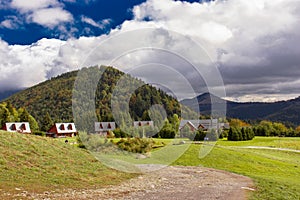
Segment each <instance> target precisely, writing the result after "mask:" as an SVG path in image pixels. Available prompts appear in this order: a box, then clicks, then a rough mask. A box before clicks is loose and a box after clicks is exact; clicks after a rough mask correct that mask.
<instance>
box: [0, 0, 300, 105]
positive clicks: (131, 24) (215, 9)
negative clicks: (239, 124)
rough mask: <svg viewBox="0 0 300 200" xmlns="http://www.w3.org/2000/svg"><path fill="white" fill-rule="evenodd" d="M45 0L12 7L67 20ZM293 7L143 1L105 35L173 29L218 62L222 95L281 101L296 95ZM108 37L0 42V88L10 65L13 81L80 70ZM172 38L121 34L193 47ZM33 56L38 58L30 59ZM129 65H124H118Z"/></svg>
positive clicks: (112, 48)
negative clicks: (130, 17) (20, 43)
mask: <svg viewBox="0 0 300 200" xmlns="http://www.w3.org/2000/svg"><path fill="white" fill-rule="evenodd" d="M14 2H17V1H14ZM47 2H48V3H46V4H47V6H46V7H44V5H46V4H40V5H38V6H36V7H35V8H30V6H29V5H28V6H27V7H26V6H24V5H23V7H22V8H21V7H20V6H19V7H18V9H22V10H26V9H27V10H34V11H32V12H30V14H28V15H30V17H29V19H30V20H32V21H34V22H35V23H39V24H41V25H43V26H46V27H50V28H51V27H54V26H59V24H61V23H64V22H68V21H70V20H72V16H71V15H69V14H68V13H67V12H64V10H63V9H62V7H59V6H56V4H55V2H56V1H50V0H48V1H47ZM50 2H51V3H50ZM19 3H20V1H19ZM24 4H26V3H24ZM53 7H55V8H53ZM16 8H17V7H16ZM48 9H50V11H49V10H48ZM47 10H48V11H47ZM38 11H40V12H38ZM299 11H300V2H299V1H297V0H273V1H269V0H253V1H243V0H228V1H223V0H216V1H213V2H210V3H203V4H201V3H187V2H181V1H172V0H148V1H147V2H145V3H143V4H141V5H138V6H135V7H134V8H133V9H132V12H133V14H134V19H133V20H129V21H125V22H124V23H123V24H122V25H120V26H119V27H118V28H117V29H115V30H112V31H111V33H110V36H113V35H118V34H119V33H124V32H126V31H129V30H136V29H140V28H145V27H158V28H159V27H162V28H165V29H170V30H173V31H177V32H179V33H181V34H184V35H186V36H187V38H190V39H193V40H195V41H197V42H198V43H199V44H200V45H202V47H203V48H204V49H205V50H207V52H208V54H209V56H210V57H211V58H212V62H214V63H219V69H220V71H221V73H222V75H223V79H224V81H225V84H226V89H227V93H228V94H229V96H231V97H232V98H236V97H241V98H240V99H250V97H251V96H253V97H255V98H254V99H252V100H255V99H262V98H261V97H268V99H270V100H273V99H274V98H278V99H282V98H283V97H284V98H287V97H288V96H291V97H294V96H295V95H296V94H299V91H298V90H299V87H298V85H299V81H300V79H299V77H300V70H299V69H300V58H299V52H300V46H299V45H297V44H298V43H299V41H300V23H299V22H300V20H299V19H300V14H299V13H300V12H299ZM37 13H38V14H37ZM58 16H60V17H58ZM144 19H147V21H145V20H144ZM149 19H150V21H149ZM81 20H82V21H83V22H85V23H88V24H90V25H92V26H95V27H98V28H100V27H102V25H103V22H95V21H94V20H92V19H90V18H88V17H84V16H83V17H82V19H81ZM7 23H8V22H7ZM104 24H105V23H104ZM108 37H109V36H106V35H102V36H99V37H81V38H79V39H69V40H67V41H66V42H62V41H59V40H55V41H56V42H53V41H52V40H46V39H44V40H42V41H39V42H37V44H35V45H33V46H9V45H7V44H6V43H4V42H3V41H2V43H0V45H1V47H0V49H2V50H0V52H1V53H0V56H1V57H0V58H1V60H3V59H4V58H5V59H4V60H5V62H3V63H1V64H0V69H1V72H2V70H3V72H4V73H2V74H1V76H2V77H1V79H0V85H1V87H3V85H5V84H6V83H7V82H9V79H8V78H5V77H4V76H6V75H7V74H8V77H10V76H12V75H13V74H14V73H16V72H18V70H19V71H22V72H24V74H26V75H27V76H28V78H27V79H26V80H24V79H20V80H18V81H19V84H20V85H22V86H29V85H30V84H34V83H37V82H39V81H42V80H45V78H49V77H50V76H52V75H57V74H58V73H61V72H64V71H69V70H72V69H76V68H78V67H82V65H81V64H82V62H83V61H84V59H85V58H86V56H87V55H88V53H89V52H90V51H91V50H92V49H93V48H95V47H96V45H97V44H100V43H101V42H103V41H104V40H105V39H107V38H108ZM177 39H178V38H174V37H172V35H168V33H167V32H166V33H163V34H162V33H161V34H159V35H158V36H157V37H149V39H148V40H147V41H140V39H139V36H138V35H136V37H132V38H124V40H126V42H127V43H130V42H132V43H141V42H144V43H145V44H149V42H150V43H151V40H152V41H154V42H158V41H159V42H160V44H161V45H163V46H164V47H165V49H168V48H169V47H171V46H172V47H173V48H176V49H178V50H180V51H182V52H183V53H185V52H188V51H191V52H193V49H188V48H187V47H186V46H185V44H183V43H182V42H180V41H178V40H177ZM36 45H37V46H38V47H39V48H37V46H36ZM122 45H123V44H122V42H121V41H120V42H111V43H109V45H108V46H105V50H103V51H99V52H97V54H95V55H93V57H91V58H90V60H89V62H86V64H87V65H88V64H91V65H92V64H107V63H109V62H110V61H111V59H113V58H115V57H116V56H118V55H119V53H120V52H122V50H124V51H125V50H126V46H122ZM37 51H39V52H37ZM195 53H197V52H195ZM33 55H35V56H33ZM36 55H38V56H39V59H36ZM45 56H46V58H45ZM131 56H133V55H131ZM153 57H155V56H153ZM131 59H133V60H137V61H138V60H139V62H140V63H143V62H145V61H146V60H149V57H147V55H145V54H143V53H142V54H140V55H139V56H136V57H134V56H133V57H131ZM153 59H154V58H153ZM45 60H47V62H46V63H45V62H44V61H45ZM133 60H132V61H133ZM161 60H164V61H165V62H169V63H172V61H173V60H172V57H169V56H166V57H164V58H161V57H159V56H157V62H160V61H161ZM127 61H128V60H127ZM152 61H153V60H152ZM30 62H31V64H30ZM129 64H130V63H128V62H127V63H125V62H124V65H125V66H126V65H129ZM35 67H36V69H37V74H38V75H37V76H36V75H33V74H30V73H27V71H31V72H32V71H34V69H35ZM183 67H184V66H183ZM27 68H28V69H29V70H28V69H27ZM14 69H15V70H14ZM191 76H192V74H191ZM3 80H6V82H5V81H3ZM195 80H196V79H195ZM11 82H12V81H11ZM12 84H14V83H12ZM174 84H176V83H174ZM178 84H180V83H178ZM242 97H243V98H242ZM265 99H267V98H265Z"/></svg>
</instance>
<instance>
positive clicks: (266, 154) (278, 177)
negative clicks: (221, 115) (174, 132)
mask: <svg viewBox="0 0 300 200" xmlns="http://www.w3.org/2000/svg"><path fill="white" fill-rule="evenodd" d="M278 141H280V142H278ZM287 143H288V144H291V143H292V144H295V145H296V146H297V145H299V143H300V140H299V138H262V137H257V138H256V139H255V140H253V141H247V142H230V141H225V140H221V141H219V142H218V143H217V145H216V146H215V147H214V148H213V150H212V151H211V152H210V153H209V154H208V155H207V156H206V157H205V158H203V159H199V158H198V155H199V150H200V147H201V145H195V144H192V145H191V146H190V148H189V149H188V150H187V151H186V152H185V154H184V155H182V156H181V157H180V158H179V159H178V160H177V161H175V162H174V163H173V165H192V166H199V165H200V166H204V167H211V168H216V169H221V170H226V171H230V172H234V173H238V174H242V175H245V176H248V177H251V178H252V179H253V180H254V183H255V187H256V191H255V192H253V193H251V196H250V199H257V200H258V199H259V200H261V199H268V200H271V199H278V200H279V199H291V200H294V199H299V198H300V153H297V152H289V151H279V150H269V149H247V148H237V146H239V147H241V146H267V147H280V148H288V145H286V144H287ZM278 144H285V145H284V146H276V145H278ZM291 148H292V149H295V147H291Z"/></svg>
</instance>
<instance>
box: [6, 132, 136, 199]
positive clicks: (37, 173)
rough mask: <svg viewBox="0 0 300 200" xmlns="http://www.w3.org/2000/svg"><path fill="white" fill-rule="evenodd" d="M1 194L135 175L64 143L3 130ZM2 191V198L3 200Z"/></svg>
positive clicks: (101, 182) (84, 184)
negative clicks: (110, 166)
mask: <svg viewBox="0 0 300 200" xmlns="http://www.w3.org/2000/svg"><path fill="white" fill-rule="evenodd" d="M0 140H1V142H0V152H1V157H0V191H1V190H3V191H5V192H6V193H8V192H10V193H16V192H18V191H17V190H16V189H15V188H20V190H21V191H23V190H26V191H29V192H43V191H45V190H47V191H50V190H56V189H58V190H63V189H65V188H72V189H76V188H91V187H95V186H97V187H101V186H105V185H108V184H117V183H120V182H121V181H124V180H125V179H128V178H130V177H132V176H133V175H130V174H124V173H121V172H118V171H115V170H111V169H108V168H107V167H105V166H104V165H102V164H101V163H100V162H98V161H97V160H96V159H95V158H94V157H93V156H92V155H90V154H89V153H88V152H87V151H85V150H83V149H80V148H77V147H75V146H72V145H69V144H65V143H64V142H63V141H60V140H54V139H52V138H51V139H49V138H46V137H39V136H33V135H24V134H18V133H9V132H4V131H0ZM4 195H5V194H3V193H2V192H0V199H3V198H4Z"/></svg>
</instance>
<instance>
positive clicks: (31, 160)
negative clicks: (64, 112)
mask: <svg viewBox="0 0 300 200" xmlns="http://www.w3.org/2000/svg"><path fill="white" fill-rule="evenodd" d="M0 140H1V143H0V151H1V157H0V198H1V192H2V191H5V192H12V193H13V192H16V191H15V188H21V189H22V190H27V191H33V192H43V191H45V190H47V191H49V190H56V189H64V188H91V187H95V186H97V187H101V186H104V185H110V184H117V183H120V182H121V181H124V180H126V179H128V178H131V177H134V176H135V175H134V174H126V173H122V172H118V171H115V170H111V169H108V168H107V167H105V166H104V165H103V164H101V163H100V162H98V161H97V160H96V159H95V158H94V157H93V156H92V155H91V154H90V153H89V152H87V151H86V150H84V149H80V148H78V147H77V146H76V145H70V143H69V144H65V143H64V140H65V139H52V138H45V137H39V136H33V135H22V134H16V133H8V132H3V131H0ZM68 140H69V142H75V141H76V140H75V139H74V138H73V139H68ZM155 141H156V142H157V144H162V143H164V144H165V145H166V146H165V147H163V148H158V149H154V150H153V151H152V152H151V157H150V158H146V159H136V158H135V157H134V156H133V157H132V156H128V157H126V156H122V157H123V160H125V161H130V162H131V163H134V164H138V163H157V164H170V163H169V162H171V161H172V160H173V159H174V158H176V157H177V156H178V154H180V153H183V154H182V155H181V156H180V157H179V159H177V160H176V159H175V160H176V161H174V162H173V163H172V165H183V166H188V165H190V166H204V167H210V168H216V169H221V170H226V171H230V172H234V173H238V174H242V175H245V176H248V177H251V178H252V179H253V180H254V182H255V188H256V191H255V192H253V193H252V195H251V197H250V198H251V199H254V200H258V199H259V200H261V199H268V200H269V199H270V200H272V199H276V200H277V199H278V200H279V199H280V200H281V199H291V200H294V199H299V197H300V178H299V177H300V153H299V152H297V150H299V147H300V138H278V137H269V138H266V137H256V138H255V139H254V140H252V141H242V142H230V141H226V140H219V141H218V142H217V144H216V145H215V146H214V148H213V149H212V151H211V152H210V153H209V154H208V155H207V156H206V157H205V158H202V159H200V158H199V150H200V149H201V148H202V147H203V144H188V143H186V144H181V145H172V143H173V142H174V141H172V140H164V139H155ZM175 143H178V141H175ZM247 147H268V148H269V149H259V148H258V149H253V148H247ZM270 148H273V149H270ZM275 148H284V149H286V148H287V149H291V150H293V151H294V152H293V151H286V150H280V149H279V150H278V149H275ZM116 158H119V157H118V156H116Z"/></svg>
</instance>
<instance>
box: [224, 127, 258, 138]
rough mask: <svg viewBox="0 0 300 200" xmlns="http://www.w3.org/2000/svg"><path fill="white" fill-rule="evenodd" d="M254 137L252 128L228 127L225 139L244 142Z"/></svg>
mask: <svg viewBox="0 0 300 200" xmlns="http://www.w3.org/2000/svg"><path fill="white" fill-rule="evenodd" d="M254 136H255V135H254V132H253V129H252V128H249V127H247V128H244V127H243V128H235V127H230V129H229V132H228V137H227V139H228V140H230V141H245V140H252V139H253V138H254Z"/></svg>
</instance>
